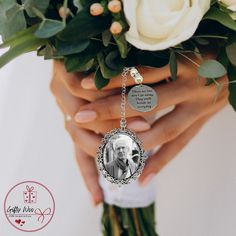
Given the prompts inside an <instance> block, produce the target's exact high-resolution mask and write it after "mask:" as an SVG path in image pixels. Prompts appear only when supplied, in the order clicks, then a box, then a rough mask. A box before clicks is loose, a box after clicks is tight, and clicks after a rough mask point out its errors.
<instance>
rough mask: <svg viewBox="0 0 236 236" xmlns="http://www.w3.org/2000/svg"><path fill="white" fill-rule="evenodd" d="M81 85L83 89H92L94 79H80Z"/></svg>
mask: <svg viewBox="0 0 236 236" xmlns="http://www.w3.org/2000/svg"><path fill="white" fill-rule="evenodd" d="M81 87H82V88H84V89H92V88H94V80H93V78H84V79H82V81H81Z"/></svg>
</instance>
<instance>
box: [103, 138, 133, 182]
mask: <svg viewBox="0 0 236 236" xmlns="http://www.w3.org/2000/svg"><path fill="white" fill-rule="evenodd" d="M113 146H114V157H115V158H114V160H113V161H111V162H110V163H108V164H107V165H106V170H107V171H108V173H109V174H110V175H111V176H112V177H114V178H116V179H125V178H128V177H130V176H131V175H132V174H134V172H135V164H134V163H133V161H132V160H130V159H129V158H128V155H129V151H130V150H129V146H128V145H127V143H126V141H125V140H124V139H119V140H117V141H116V142H115V143H114V145H113Z"/></svg>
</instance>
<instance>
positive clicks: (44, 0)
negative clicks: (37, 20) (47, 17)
mask: <svg viewBox="0 0 236 236" xmlns="http://www.w3.org/2000/svg"><path fill="white" fill-rule="evenodd" d="M21 1H22V3H23V4H24V9H25V10H26V12H27V14H28V16H29V17H36V14H35V12H34V11H33V10H32V8H36V9H37V10H39V11H40V12H42V13H43V14H44V13H45V12H46V10H47V8H48V6H49V2H50V0H21Z"/></svg>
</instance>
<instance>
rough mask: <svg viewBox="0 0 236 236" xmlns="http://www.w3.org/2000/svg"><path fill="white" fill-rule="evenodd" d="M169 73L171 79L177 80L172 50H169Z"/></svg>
mask: <svg viewBox="0 0 236 236" xmlns="http://www.w3.org/2000/svg"><path fill="white" fill-rule="evenodd" d="M169 64H170V73H171V79H172V80H177V60H176V55H175V52H174V50H172V49H171V50H170V61H169Z"/></svg>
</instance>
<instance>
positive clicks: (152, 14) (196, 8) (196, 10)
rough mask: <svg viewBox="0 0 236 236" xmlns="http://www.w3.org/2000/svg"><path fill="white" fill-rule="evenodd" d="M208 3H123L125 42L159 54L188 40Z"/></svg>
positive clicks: (133, 0) (185, 0)
mask: <svg viewBox="0 0 236 236" xmlns="http://www.w3.org/2000/svg"><path fill="white" fill-rule="evenodd" d="M210 2H211V1H210V0H191V1H190V0H123V5H124V12H125V16H126V19H127V21H128V24H129V26H130V29H129V31H128V32H127V33H126V40H127V41H128V42H129V43H131V44H132V45H134V46H135V47H137V48H139V49H142V50H151V51H155V50H163V49H166V48H169V47H171V46H175V45H177V44H179V43H181V42H183V41H185V40H187V39H189V38H190V37H191V36H192V35H193V34H194V32H195V31H196V29H197V27H198V24H199V22H200V21H201V19H202V17H203V15H204V14H205V13H206V12H207V11H208V9H209V8H210Z"/></svg>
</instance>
